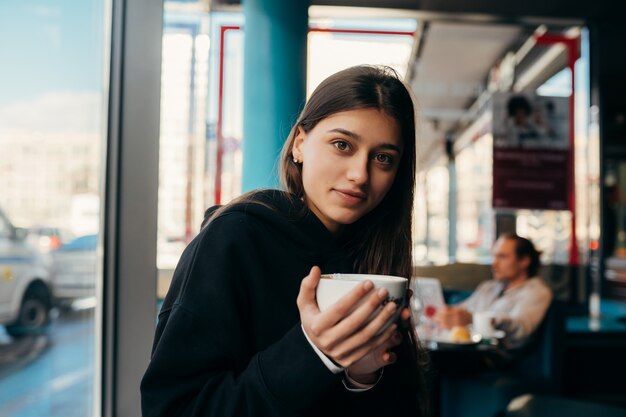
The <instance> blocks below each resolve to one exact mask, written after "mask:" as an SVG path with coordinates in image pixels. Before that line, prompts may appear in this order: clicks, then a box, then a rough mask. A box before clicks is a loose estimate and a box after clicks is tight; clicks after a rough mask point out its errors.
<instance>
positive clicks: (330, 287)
mask: <svg viewBox="0 0 626 417" xmlns="http://www.w3.org/2000/svg"><path fill="white" fill-rule="evenodd" d="M363 281H371V282H372V283H373V284H374V287H375V288H386V289H387V291H388V292H389V296H388V297H387V299H386V300H385V301H384V302H383V305H384V304H386V303H388V302H390V301H394V302H395V303H396V304H397V305H398V306H399V307H402V306H404V305H405V296H406V289H407V287H408V283H409V280H408V279H406V278H402V277H396V276H391V275H373V274H324V275H322V279H321V280H320V282H319V284H318V286H317V305H318V307H319V309H320V311H325V310H327V309H328V308H329V307H330V306H331V305H333V304H334V303H335V302H337V301H338V300H339V299H340V298H341V297H343V296H344V295H346V294H348V293H349V292H350V291H351V290H352V289H353V288H354V287H356V286H357V285H359V283H361V282H363ZM366 299H367V297H365V298H364V299H363V300H366ZM381 308H382V306H381ZM379 310H380V308H379V309H378V310H376V311H375V312H374V314H372V316H371V317H370V318H369V319H368V321H369V320H371V319H372V318H373V317H374V316H375V315H376V314H377V313H378V311H379ZM400 310H401V309H400V308H398V310H397V311H396V313H395V314H394V316H393V317H392V318H391V319H390V320H389V321H388V322H387V323H386V324H385V325H384V326H383V327H382V328H381V330H380V331H379V333H380V332H382V331H384V330H385V329H386V328H387V327H388V326H389V325H390V324H391V323H393V322H394V321H395V320H396V319H397V318H398V315H399V314H400Z"/></svg>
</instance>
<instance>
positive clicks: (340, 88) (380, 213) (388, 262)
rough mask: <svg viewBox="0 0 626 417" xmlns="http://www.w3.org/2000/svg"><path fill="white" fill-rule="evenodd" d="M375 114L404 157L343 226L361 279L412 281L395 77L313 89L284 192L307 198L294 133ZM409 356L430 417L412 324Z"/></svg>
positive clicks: (408, 106) (409, 166) (410, 158)
mask: <svg viewBox="0 0 626 417" xmlns="http://www.w3.org/2000/svg"><path fill="white" fill-rule="evenodd" d="M369 108H372V109H377V110H379V111H381V112H383V113H385V114H386V115H388V116H390V117H392V118H393V119H394V120H395V121H396V122H397V123H398V126H399V127H400V135H401V140H402V143H403V145H404V151H403V153H402V157H401V159H400V166H399V167H398V171H397V174H396V178H395V180H394V183H393V185H392V186H391V188H390V190H389V192H388V193H387V195H386V196H385V198H384V199H383V201H382V202H381V203H380V204H379V205H378V207H376V208H375V209H374V210H372V211H371V212H370V213H368V214H367V215H365V216H363V217H362V218H361V219H359V220H358V221H356V222H355V223H354V224H351V225H348V226H346V230H345V231H344V234H346V235H347V236H348V239H349V241H348V242H349V243H348V245H349V249H350V250H351V252H352V254H353V256H354V260H355V261H354V269H355V271H356V272H359V273H370V274H385V275H398V276H402V277H407V278H409V279H410V278H411V276H412V273H413V265H412V247H413V240H412V235H411V233H412V230H413V228H412V219H413V200H414V190H415V170H416V146H415V141H416V132H415V131H416V129H415V120H416V113H415V107H414V104H413V100H412V98H411V94H410V93H409V90H408V88H407V87H406V86H405V85H404V83H403V82H402V81H401V80H400V79H399V77H398V74H397V73H396V72H395V71H394V70H393V69H392V68H390V67H385V66H366V65H362V66H356V67H351V68H348V69H345V70H343V71H340V72H338V73H336V74H334V75H331V76H330V77H328V78H326V79H325V80H324V81H322V83H321V84H320V85H319V86H318V87H317V88H316V89H315V91H314V92H313V94H311V97H310V98H309V100H308V102H307V103H306V105H305V106H304V109H303V110H302V113H300V117H298V120H297V121H296V122H295V123H294V126H293V128H292V129H291V132H290V133H289V136H288V137H287V140H286V141H285V144H284V146H283V149H282V152H281V156H280V179H281V182H282V185H283V187H284V188H285V189H286V190H287V191H288V192H290V193H291V194H292V195H294V196H295V197H296V198H306V193H305V190H304V185H303V183H302V166H301V165H300V164H298V163H295V162H294V161H293V155H292V148H293V145H294V142H295V139H296V136H297V134H298V128H302V129H303V130H304V131H305V132H306V133H308V132H310V131H311V130H312V129H313V128H314V127H315V126H316V125H317V123H319V122H320V121H321V120H323V119H325V118H326V117H328V116H331V115H333V114H335V113H339V112H342V111H349V110H356V109H369ZM402 333H403V335H404V337H405V340H407V342H408V347H409V349H407V354H408V355H410V360H411V362H412V364H413V365H414V366H413V367H412V368H413V369H408V370H405V371H407V372H408V374H409V380H410V381H411V385H412V386H411V387H410V388H411V389H412V390H413V392H415V394H416V395H417V396H418V398H419V400H420V407H421V414H422V415H426V414H428V413H429V408H430V407H429V402H428V394H427V387H426V377H425V374H426V368H427V364H428V355H427V353H426V351H425V350H424V349H423V348H422V347H421V346H420V343H419V340H418V338H417V336H416V334H415V330H414V326H413V324H410V326H409V328H406V329H403V331H402Z"/></svg>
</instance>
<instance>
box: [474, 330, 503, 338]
mask: <svg viewBox="0 0 626 417" xmlns="http://www.w3.org/2000/svg"><path fill="white" fill-rule="evenodd" d="M480 336H482V338H483V339H502V338H503V337H504V336H506V333H504V330H495V331H494V332H493V333H491V334H480Z"/></svg>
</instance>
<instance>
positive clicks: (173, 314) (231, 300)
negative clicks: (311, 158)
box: [141, 213, 341, 417]
mask: <svg viewBox="0 0 626 417" xmlns="http://www.w3.org/2000/svg"><path fill="white" fill-rule="evenodd" d="M248 233H249V232H248V230H247V229H246V225H245V216H244V215H243V214H241V213H239V214H238V213H231V214H226V215H223V216H221V217H220V218H218V219H215V220H214V221H213V222H212V223H211V224H210V225H209V227H207V228H206V229H204V230H203V231H202V232H201V233H200V235H199V236H198V237H197V238H196V239H195V240H194V241H193V242H192V243H191V244H190V245H189V247H188V248H187V249H186V250H185V253H184V254H183V256H182V257H181V260H180V262H179V265H178V266H177V269H176V272H175V274H174V279H173V283H172V288H171V290H170V293H168V296H167V298H166V300H165V303H164V306H163V310H162V312H161V314H160V317H159V323H158V325H157V330H156V336H155V341H154V345H153V351H152V358H151V362H150V364H149V366H148V369H147V371H146V373H145V375H144V378H143V380H142V384H141V394H142V412H143V415H144V416H146V417H147V416H150V417H160V416H163V417H165V416H167V417H173V416H205V417H208V416H215V417H218V416H219V417H227V416H248V417H252V416H299V415H307V409H310V408H311V406H313V405H314V404H315V403H316V402H318V401H319V400H320V399H322V398H324V396H325V394H326V393H327V392H329V391H330V390H331V389H333V387H335V386H336V384H340V383H341V382H340V378H339V377H338V376H336V375H334V374H333V373H332V372H330V371H329V370H328V369H327V368H326V367H325V366H324V364H323V363H322V362H321V361H320V360H319V358H318V357H317V355H316V354H315V352H314V351H313V349H312V348H311V346H310V345H309V344H308V342H307V341H306V338H305V336H304V334H303V333H302V330H301V327H300V324H299V323H298V324H296V325H295V326H294V327H293V328H292V329H291V330H289V331H288V332H287V333H286V334H285V335H284V336H283V337H282V338H281V339H279V340H277V341H276V342H274V343H273V344H272V345H270V346H269V347H267V348H266V349H264V350H262V351H260V352H253V351H251V349H253V348H252V343H251V341H250V340H249V338H250V336H249V335H250V334H251V333H250V331H251V330H250V329H249V328H248V327H249V326H250V323H249V322H250V320H246V317H247V316H246V314H247V309H246V306H247V299H248V297H249V296H252V295H249V294H248V293H247V285H246V279H247V278H248V277H247V274H246V270H247V269H246V268H248V270H249V268H251V265H258V263H255V262H258V260H257V259H254V256H255V251H254V250H251V248H250V245H246V243H245V242H246V241H247V240H246V239H248V241H249V238H250V236H249V234H248ZM242 242H244V243H242Z"/></svg>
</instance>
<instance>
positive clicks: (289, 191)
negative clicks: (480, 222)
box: [141, 66, 425, 417]
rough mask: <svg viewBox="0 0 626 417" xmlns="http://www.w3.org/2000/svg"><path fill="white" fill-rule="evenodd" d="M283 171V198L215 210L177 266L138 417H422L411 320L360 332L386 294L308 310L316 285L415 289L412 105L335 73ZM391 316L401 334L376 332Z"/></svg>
mask: <svg viewBox="0 0 626 417" xmlns="http://www.w3.org/2000/svg"><path fill="white" fill-rule="evenodd" d="M280 165H281V176H282V180H283V184H284V188H285V191H278V190H265V191H256V192H252V193H248V194H246V195H244V196H242V197H240V198H239V199H237V200H236V201H233V202H231V203H230V204H228V205H226V206H224V207H221V208H219V209H218V210H215V211H210V215H211V218H210V220H209V221H208V224H206V225H205V226H204V227H203V228H202V230H201V232H200V234H199V235H198V236H197V237H196V238H195V239H194V240H193V241H192V242H191V244H190V245H189V246H188V248H187V249H186V250H185V252H184V254H183V255H182V257H181V260H180V262H179V264H178V266H177V268H176V271H175V273H174V278H173V281H172V285H171V288H170V290H169V292H168V295H167V297H166V299H165V302H164V304H163V307H162V309H161V313H160V315H159V323H158V326H157V330H156V337H155V341H154V346H153V352H152V360H151V362H150V365H149V367H148V370H147V371H146V374H145V376H144V378H143V381H142V384H141V392H142V408H143V413H144V415H145V416H168V417H172V416H216V417H217V416H219V417H227V416H249V417H252V416H276V417H280V416H324V417H328V416H341V417H344V416H359V417H364V416H376V417H381V416H394V417H397V416H403V415H406V416H409V415H410V416H419V415H423V414H424V405H425V402H424V401H425V396H424V395H423V393H424V388H425V387H424V381H423V369H422V367H421V364H422V363H423V360H422V358H423V351H422V350H421V349H419V348H418V347H417V345H416V339H415V338H414V337H413V335H412V332H410V331H408V330H407V329H409V328H412V326H410V324H408V322H409V320H410V313H409V310H408V309H407V308H404V307H403V306H397V305H395V303H388V304H387V305H386V306H385V308H384V309H382V310H381V311H380V312H379V313H378V315H377V316H376V317H375V318H374V319H373V320H372V321H371V322H369V323H368V324H366V325H364V323H365V322H366V320H367V318H368V317H369V316H370V315H371V314H372V313H373V312H374V311H375V310H376V309H377V308H378V306H379V305H380V304H381V302H383V301H384V299H385V297H386V296H387V294H386V293H385V291H384V290H373V289H372V284H371V283H370V282H367V283H363V284H361V285H360V286H359V287H357V288H356V289H355V290H354V291H353V292H351V293H350V294H348V295H346V296H345V297H343V298H342V299H341V300H340V301H339V302H337V303H336V304H335V305H334V306H333V307H331V308H330V309H328V310H327V311H324V312H323V313H321V312H320V311H319V309H318V307H317V303H316V300H315V289H316V286H317V283H318V282H319V279H320V272H323V273H334V272H357V273H374V274H388V275H398V276H403V277H410V276H411V246H412V241H411V216H412V212H413V209H412V208H413V189H414V182H415V111H414V107H413V102H412V100H411V96H410V94H409V92H408V91H407V89H406V87H405V86H404V85H403V83H402V82H401V81H400V80H399V79H398V78H397V76H396V74H395V73H394V72H393V70H391V69H389V68H380V67H369V66H360V67H353V68H349V69H347V70H344V71H341V72H339V73H337V74H335V75H332V76H331V77H329V78H328V79H326V80H325V81H324V82H322V83H321V84H320V86H319V87H318V88H317V89H316V90H315V91H314V92H313V94H312V95H311V98H310V99H309V101H308V102H307V104H306V106H305V108H304V110H303V111H302V114H301V115H300V117H299V119H298V121H297V122H296V123H295V126H294V127H293V129H292V131H291V133H290V134H289V137H288V139H287V141H286V143H285V145H284V148H283V152H282V155H281V164H280ZM305 276H306V277H305ZM302 277H305V278H304V279H302ZM362 299H365V300H366V302H364V303H362V304H361V305H360V306H359V307H358V308H356V309H355V308H353V307H354V306H355V304H357V303H358V302H360V301H361V300H362ZM398 308H402V311H401V318H402V320H401V321H402V323H399V324H400V326H399V327H398V326H397V325H393V326H390V327H389V328H388V329H387V330H385V331H384V332H382V333H381V334H380V335H377V332H378V330H379V329H380V328H381V327H382V326H383V324H384V323H385V322H386V321H387V320H388V318H389V317H391V315H392V314H393V313H394V311H395V310H396V309H398ZM402 324H404V326H403V325H402ZM383 370H384V372H383Z"/></svg>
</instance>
